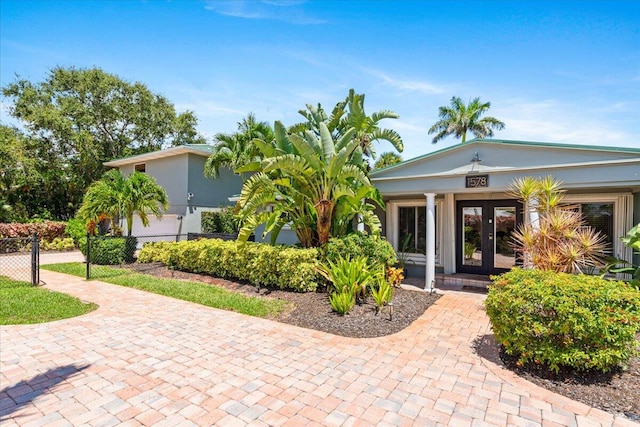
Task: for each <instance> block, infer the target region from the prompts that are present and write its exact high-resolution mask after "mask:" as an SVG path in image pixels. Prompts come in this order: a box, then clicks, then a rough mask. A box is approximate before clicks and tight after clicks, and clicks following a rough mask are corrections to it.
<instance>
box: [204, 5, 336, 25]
mask: <svg viewBox="0 0 640 427" xmlns="http://www.w3.org/2000/svg"><path fill="white" fill-rule="evenodd" d="M205 3H206V6H205V9H207V10H211V11H213V12H216V13H218V14H220V15H225V16H232V17H234V18H242V19H267V20H275V21H285V22H288V23H291V24H299V25H319V24H324V23H326V22H327V21H326V20H324V19H320V18H316V17H312V16H309V15H307V14H306V13H305V11H304V10H303V8H302V6H303V5H304V3H306V2H305V1H298V0H290V1H287V0H263V1H245V0H236V1H218V0H216V1H207V2H205Z"/></svg>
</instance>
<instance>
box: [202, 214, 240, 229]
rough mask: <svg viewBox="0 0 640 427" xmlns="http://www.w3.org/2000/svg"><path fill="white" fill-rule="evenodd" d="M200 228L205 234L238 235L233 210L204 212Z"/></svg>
mask: <svg viewBox="0 0 640 427" xmlns="http://www.w3.org/2000/svg"><path fill="white" fill-rule="evenodd" d="M200 228H201V229H202V232H203V233H237V232H238V224H237V221H236V220H235V218H234V216H233V209H232V208H223V209H222V210H221V211H218V212H202V216H201V219H200Z"/></svg>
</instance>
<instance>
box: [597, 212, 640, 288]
mask: <svg viewBox="0 0 640 427" xmlns="http://www.w3.org/2000/svg"><path fill="white" fill-rule="evenodd" d="M620 240H622V243H624V245H625V246H627V247H628V248H631V249H633V250H634V253H635V254H636V255H638V254H640V224H637V225H636V226H635V227H633V228H632V229H631V230H629V232H628V233H627V235H626V236H625V237H622V238H621V239H620ZM609 273H613V274H616V273H621V274H629V275H631V280H630V283H631V285H632V286H635V287H636V288H637V289H640V265H635V264H634V263H633V262H630V261H626V260H623V259H617V258H614V259H612V260H611V261H609V262H608V263H607V265H606V266H605V268H604V270H603V274H602V276H603V277H604V276H606V275H607V274H609Z"/></svg>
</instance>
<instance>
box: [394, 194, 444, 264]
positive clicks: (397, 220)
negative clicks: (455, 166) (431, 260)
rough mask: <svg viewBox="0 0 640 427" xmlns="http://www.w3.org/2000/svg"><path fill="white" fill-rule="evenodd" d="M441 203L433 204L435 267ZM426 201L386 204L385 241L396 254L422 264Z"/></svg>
mask: <svg viewBox="0 0 640 427" xmlns="http://www.w3.org/2000/svg"><path fill="white" fill-rule="evenodd" d="M441 203H442V202H441V201H440V200H436V204H435V216H434V220H435V229H436V235H435V239H436V265H440V250H439V248H440V240H441V234H440V233H441V227H440V218H439V217H438V212H440V211H441V210H440V209H441ZM425 205H426V200H424V201H423V200H398V201H390V202H388V203H387V212H388V213H389V215H388V216H387V239H389V241H390V242H391V243H392V245H393V246H394V248H395V249H396V251H397V252H405V253H407V254H409V257H408V259H409V260H411V261H413V262H415V263H418V264H422V263H424V262H425V253H426V248H427V209H426V206H425Z"/></svg>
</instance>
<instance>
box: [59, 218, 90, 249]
mask: <svg viewBox="0 0 640 427" xmlns="http://www.w3.org/2000/svg"><path fill="white" fill-rule="evenodd" d="M64 234H65V235H66V236H68V237H71V238H72V239H73V240H74V241H75V242H76V243H78V242H80V240H81V239H82V238H83V237H86V236H87V224H86V223H85V222H84V221H83V220H81V219H78V218H72V219H70V220H69V221H68V222H67V226H66V227H65V229H64Z"/></svg>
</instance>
